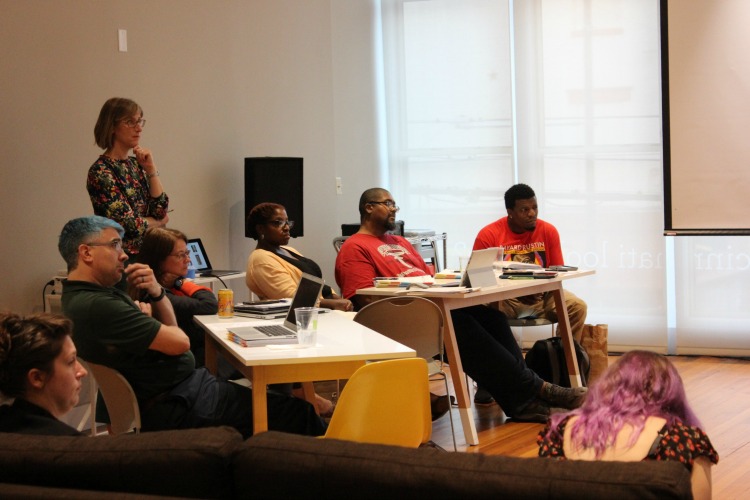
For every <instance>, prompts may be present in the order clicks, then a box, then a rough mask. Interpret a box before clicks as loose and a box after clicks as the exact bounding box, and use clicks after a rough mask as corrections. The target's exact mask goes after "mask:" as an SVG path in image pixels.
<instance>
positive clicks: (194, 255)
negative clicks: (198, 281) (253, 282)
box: [187, 238, 240, 276]
mask: <svg viewBox="0 0 750 500" xmlns="http://www.w3.org/2000/svg"><path fill="white" fill-rule="evenodd" d="M187 249H188V252H190V264H191V266H192V267H193V268H194V269H195V275H196V276H226V275H228V274H237V273H239V272H240V271H233V270H219V269H214V268H212V267H211V261H210V260H209V259H208V253H206V249H205V248H204V246H203V242H202V241H201V239H200V238H193V239H190V240H188V241H187Z"/></svg>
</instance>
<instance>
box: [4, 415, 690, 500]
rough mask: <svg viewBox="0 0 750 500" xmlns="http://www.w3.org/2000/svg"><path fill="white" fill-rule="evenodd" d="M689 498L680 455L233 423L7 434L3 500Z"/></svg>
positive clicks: (686, 477)
mask: <svg viewBox="0 0 750 500" xmlns="http://www.w3.org/2000/svg"><path fill="white" fill-rule="evenodd" d="M102 492H108V493H107V494H106V498H108V499H110V498H135V497H136V496H137V497H138V498H144V497H146V496H172V497H190V498H270V497H286V498H289V497H307V498H351V497H356V498H358V499H359V498H379V499H380V498H388V497H389V496H390V497H394V498H403V497H407V496H412V497H414V498H423V497H433V498H445V497H452V498H491V499H493V500H497V499H498V498H534V499H538V498H576V499H587V498H591V499H601V498H618V499H627V498H633V499H639V500H640V499H648V498H653V499H665V498H691V493H690V474H689V473H688V472H687V470H686V469H685V468H684V467H683V466H682V465H680V464H677V463H674V462H665V463H660V462H639V463H617V462H556V461H553V460H549V459H537V458H533V459H529V458H512V457H502V456H487V455H481V454H473V453H446V452H443V451H439V450H436V449H429V448H428V449H418V450H413V449H407V448H399V447H392V446H380V445H365V444H357V443H350V442H344V441H335V440H323V439H315V438H308V437H302V436H295V435H291V434H282V433H276V432H268V433H265V434H261V435H258V436H255V437H253V438H251V439H249V440H247V441H245V442H243V441H242V438H241V436H240V435H239V433H237V432H236V431H235V430H233V429H230V428H225V427H222V428H212V429H196V430H183V431H166V432H154V433H147V434H141V435H139V436H135V435H124V436H117V437H98V438H87V437H80V438H73V437H47V436H21V435H14V434H0V497H1V498H11V497H12V498H42V497H44V498H95V497H97V498H102V497H103V494H102Z"/></svg>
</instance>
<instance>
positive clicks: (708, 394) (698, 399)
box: [432, 356, 750, 499]
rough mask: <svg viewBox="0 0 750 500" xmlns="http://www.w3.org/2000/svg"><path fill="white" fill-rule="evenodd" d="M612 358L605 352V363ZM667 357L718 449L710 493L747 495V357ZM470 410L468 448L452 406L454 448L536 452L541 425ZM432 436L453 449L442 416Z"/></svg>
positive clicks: (489, 411) (749, 365)
mask: <svg viewBox="0 0 750 500" xmlns="http://www.w3.org/2000/svg"><path fill="white" fill-rule="evenodd" d="M614 359H616V358H615V357H612V356H610V362H612V361H613V360H614ZM670 360H671V361H672V362H673V363H674V364H675V366H677V369H678V370H679V372H680V375H681V376H682V378H683V381H684V382H685V388H686V390H687V394H688V399H689V401H690V404H691V405H692V407H693V409H694V410H695V412H696V414H697V415H698V418H700V420H701V422H702V424H703V425H702V426H703V429H704V430H705V431H706V432H707V433H708V436H709V437H710V438H711V442H712V443H713V445H714V447H715V448H716V449H717V450H718V452H719V458H720V459H719V464H718V465H717V466H715V467H713V497H714V498H716V499H735V498H736V499H746V498H750V361H747V360H743V359H735V358H715V357H705V356H700V357H692V356H672V357H670ZM441 389H442V392H441ZM432 390H433V392H435V393H438V394H441V393H443V392H444V391H445V387H444V386H443V385H442V384H439V383H435V384H434V385H433V387H432ZM475 410H476V411H475V422H476V426H477V432H478V435H479V445H478V446H471V447H467V446H466V442H465V440H464V437H463V432H462V431H461V426H460V419H459V416H458V411H457V410H455V409H454V410H453V420H454V423H455V425H456V441H457V444H458V450H459V451H460V452H466V453H485V454H488V455H509V456H515V457H535V456H536V455H537V446H536V435H537V433H538V432H539V431H540V430H541V428H542V427H543V426H542V425H541V424H527V423H515V422H511V421H506V419H505V415H504V414H503V412H502V411H501V410H500V408H499V407H498V406H497V405H494V406H492V407H490V408H476V409H475ZM432 439H433V441H434V442H435V443H437V444H438V445H440V446H441V447H443V448H444V449H446V450H450V451H452V450H453V441H452V440H451V429H450V422H449V419H448V417H447V416H445V417H442V418H441V419H440V420H438V421H437V422H435V423H434V425H433V436H432Z"/></svg>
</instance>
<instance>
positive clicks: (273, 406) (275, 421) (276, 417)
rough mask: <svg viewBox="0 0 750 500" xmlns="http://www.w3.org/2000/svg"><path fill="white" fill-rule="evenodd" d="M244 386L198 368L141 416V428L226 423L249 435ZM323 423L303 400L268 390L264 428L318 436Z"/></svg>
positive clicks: (248, 396)
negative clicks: (266, 419)
mask: <svg viewBox="0 0 750 500" xmlns="http://www.w3.org/2000/svg"><path fill="white" fill-rule="evenodd" d="M252 394H253V393H252V391H251V390H250V389H248V388H247V387H244V386H241V385H237V384H234V383H232V382H227V381H224V380H220V379H217V378H216V377H214V376H213V375H211V374H210V373H209V372H208V370H206V369H205V368H199V369H197V370H195V371H193V373H192V374H191V375H190V376H189V377H188V378H187V379H185V380H183V381H182V382H180V383H179V384H178V385H177V386H176V387H175V388H174V389H172V391H171V392H170V393H169V395H168V396H166V397H165V398H164V399H163V400H161V401H159V402H157V403H155V404H154V405H153V406H151V407H150V408H147V409H146V411H144V412H143V414H142V415H141V425H142V429H143V431H156V430H165V429H190V428H198V427H214V426H218V425H229V426H231V427H234V428H235V429H237V430H238V431H240V433H242V435H243V436H244V437H246V438H247V437H250V436H252V434H253V399H252V398H253V396H252ZM326 427H327V426H326V424H325V422H324V421H323V420H322V419H321V418H320V417H319V416H318V415H317V414H316V413H315V409H314V408H313V406H312V405H311V404H310V403H308V402H307V401H303V400H302V399H298V398H294V397H291V396H285V395H282V394H278V393H274V392H269V393H268V428H269V430H272V431H282V432H290V433H294V434H305V435H309V436H320V435H322V434H324V433H325V430H326Z"/></svg>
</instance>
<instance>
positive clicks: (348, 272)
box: [336, 233, 430, 299]
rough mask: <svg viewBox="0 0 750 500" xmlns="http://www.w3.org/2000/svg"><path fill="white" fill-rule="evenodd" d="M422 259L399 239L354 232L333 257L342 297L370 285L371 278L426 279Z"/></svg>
mask: <svg viewBox="0 0 750 500" xmlns="http://www.w3.org/2000/svg"><path fill="white" fill-rule="evenodd" d="M429 274H430V273H429V271H428V270H427V266H426V265H425V263H424V259H422V257H421V256H420V255H419V254H418V253H417V252H416V251H415V250H414V247H413V246H412V245H411V243H409V242H408V241H407V240H406V239H404V238H402V237H401V236H394V235H392V234H385V235H383V236H380V237H378V236H372V235H369V234H361V233H357V234H354V235H352V236H350V237H349V238H347V239H346V241H345V242H344V244H343V246H342V247H341V251H339V254H338V256H337V257H336V283H337V284H338V285H339V288H340V289H341V295H343V296H344V298H347V299H348V298H350V297H351V296H352V295H354V294H355V293H356V291H357V290H359V289H361V288H368V287H371V286H373V285H372V280H373V278H376V277H379V276H382V277H387V278H390V277H404V276H427V275H429Z"/></svg>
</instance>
